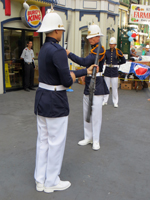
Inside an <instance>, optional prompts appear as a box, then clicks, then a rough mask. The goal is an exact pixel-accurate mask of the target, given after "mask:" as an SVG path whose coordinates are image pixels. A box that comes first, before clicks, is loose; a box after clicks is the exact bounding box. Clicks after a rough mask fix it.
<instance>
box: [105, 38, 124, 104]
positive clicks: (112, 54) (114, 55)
mask: <svg viewBox="0 0 150 200" xmlns="http://www.w3.org/2000/svg"><path fill="white" fill-rule="evenodd" d="M109 46H110V49H108V50H106V54H105V60H106V68H105V72H104V79H105V81H106V84H107V87H108V89H109V88H110V83H111V84H112V101H113V104H114V107H115V108H117V107H118V67H119V65H120V64H123V63H126V59H125V57H124V56H123V53H122V52H121V50H119V49H117V48H115V46H116V39H115V38H114V37H112V38H110V42H109ZM108 98H109V94H108V95H105V96H104V100H103V105H107V102H108Z"/></svg>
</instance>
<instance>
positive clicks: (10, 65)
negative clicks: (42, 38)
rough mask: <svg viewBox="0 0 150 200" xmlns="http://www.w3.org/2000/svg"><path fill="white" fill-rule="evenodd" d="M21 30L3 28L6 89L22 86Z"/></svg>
mask: <svg viewBox="0 0 150 200" xmlns="http://www.w3.org/2000/svg"><path fill="white" fill-rule="evenodd" d="M21 38H22V31H21V30H12V29H4V65H5V86H6V90H9V89H13V88H21V87H22V65H21V60H20V55H21V52H22V39H21Z"/></svg>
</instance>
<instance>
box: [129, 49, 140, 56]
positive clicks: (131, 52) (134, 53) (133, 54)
mask: <svg viewBox="0 0 150 200" xmlns="http://www.w3.org/2000/svg"><path fill="white" fill-rule="evenodd" d="M131 57H139V56H138V55H136V51H135V48H134V47H133V48H132V49H131V51H130V58H131Z"/></svg>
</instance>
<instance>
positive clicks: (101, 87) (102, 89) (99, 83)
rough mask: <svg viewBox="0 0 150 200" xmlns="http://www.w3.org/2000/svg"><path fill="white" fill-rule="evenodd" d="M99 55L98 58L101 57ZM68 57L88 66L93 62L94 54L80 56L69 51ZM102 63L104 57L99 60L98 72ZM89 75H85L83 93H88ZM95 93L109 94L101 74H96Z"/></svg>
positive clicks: (100, 70)
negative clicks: (84, 56)
mask: <svg viewBox="0 0 150 200" xmlns="http://www.w3.org/2000/svg"><path fill="white" fill-rule="evenodd" d="M96 45H97V44H95V45H94V46H92V47H95V46H96ZM103 51H104V50H103V48H102V47H101V50H100V53H103ZM94 52H97V48H96V49H95V50H94ZM101 57H102V56H100V57H99V58H101ZM68 58H70V59H71V60H72V61H73V62H75V63H77V64H79V65H81V66H83V67H86V68H88V67H89V66H90V65H92V64H94V63H95V58H96V55H95V54H92V53H90V54H89V55H88V56H87V57H86V58H81V57H78V56H76V55H75V54H73V53H69V55H68ZM103 64H104V59H103V60H102V61H100V62H99V72H102V71H103ZM90 80H91V77H87V76H86V77H85V89H84V94H85V95H89V84H90ZM94 94H95V95H104V94H109V91H108V88H107V85H106V83H105V80H104V77H103V76H97V77H96V88H95V93H94Z"/></svg>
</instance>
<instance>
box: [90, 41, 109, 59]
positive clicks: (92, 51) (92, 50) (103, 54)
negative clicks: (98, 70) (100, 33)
mask: <svg viewBox="0 0 150 200" xmlns="http://www.w3.org/2000/svg"><path fill="white" fill-rule="evenodd" d="M97 47H98V44H97V45H96V46H95V47H94V48H93V49H91V52H90V53H92V54H95V55H96V54H97V53H96V52H94V50H95V49H96V48H97ZM102 48H103V50H104V52H103V53H100V54H99V55H100V56H102V57H101V58H100V59H99V62H100V61H102V60H103V58H104V56H105V53H106V50H105V48H104V47H103V46H102Z"/></svg>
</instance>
